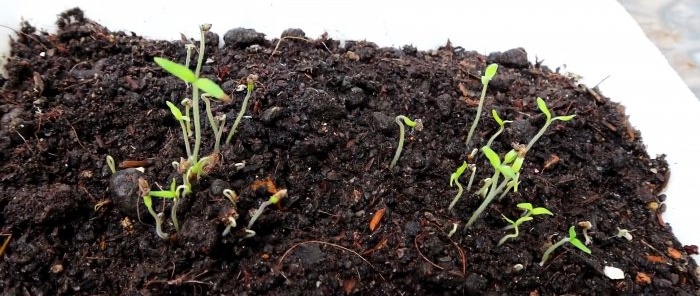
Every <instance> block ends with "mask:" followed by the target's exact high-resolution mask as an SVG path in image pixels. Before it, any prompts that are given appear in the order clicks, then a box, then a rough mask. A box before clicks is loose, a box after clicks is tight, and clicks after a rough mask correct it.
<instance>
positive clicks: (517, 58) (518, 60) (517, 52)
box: [487, 47, 530, 68]
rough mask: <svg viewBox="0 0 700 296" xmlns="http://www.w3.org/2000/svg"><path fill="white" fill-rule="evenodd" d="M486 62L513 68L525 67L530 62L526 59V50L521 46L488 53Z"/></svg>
mask: <svg viewBox="0 0 700 296" xmlns="http://www.w3.org/2000/svg"><path fill="white" fill-rule="evenodd" d="M487 61H488V63H489V64H490V63H497V64H499V65H504V66H508V67H513V68H527V67H528V66H529V65H530V63H529V62H528V61H527V52H526V51H525V49H523V48H520V47H519V48H513V49H510V50H506V51H505V52H500V51H498V52H493V53H491V54H489V57H488V59H487Z"/></svg>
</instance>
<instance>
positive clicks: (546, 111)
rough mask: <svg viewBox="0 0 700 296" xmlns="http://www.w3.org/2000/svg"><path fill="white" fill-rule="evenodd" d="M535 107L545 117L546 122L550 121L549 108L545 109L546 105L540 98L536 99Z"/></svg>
mask: <svg viewBox="0 0 700 296" xmlns="http://www.w3.org/2000/svg"><path fill="white" fill-rule="evenodd" d="M537 107H538V108H540V111H542V113H543V114H544V116H547V121H550V120H551V119H552V113H549V108H547V104H546V103H545V102H544V100H543V99H542V98H540V97H537Z"/></svg>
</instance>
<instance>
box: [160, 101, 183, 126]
mask: <svg viewBox="0 0 700 296" xmlns="http://www.w3.org/2000/svg"><path fill="white" fill-rule="evenodd" d="M165 103H166V104H168V107H169V108H170V113H172V114H173V116H175V119H177V121H182V118H183V117H184V116H182V112H181V111H180V109H178V108H177V106H175V104H173V103H171V102H169V101H167V102H165Z"/></svg>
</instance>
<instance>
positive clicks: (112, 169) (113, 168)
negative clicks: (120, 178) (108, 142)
mask: <svg viewBox="0 0 700 296" xmlns="http://www.w3.org/2000/svg"><path fill="white" fill-rule="evenodd" d="M106 161H107V166H108V167H109V171H110V172H112V175H114V174H116V173H117V166H116V165H115V164H114V158H112V156H111V155H107V157H106Z"/></svg>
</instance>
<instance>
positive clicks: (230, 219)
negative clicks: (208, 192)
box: [221, 189, 238, 236]
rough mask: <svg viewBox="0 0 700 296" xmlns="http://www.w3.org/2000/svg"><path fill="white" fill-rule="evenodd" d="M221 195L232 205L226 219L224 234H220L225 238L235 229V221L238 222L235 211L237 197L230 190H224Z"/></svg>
mask: <svg viewBox="0 0 700 296" xmlns="http://www.w3.org/2000/svg"><path fill="white" fill-rule="evenodd" d="M223 194H224V196H225V197H226V198H228V200H229V201H231V204H232V205H233V207H232V209H231V212H230V213H229V214H228V215H227V217H226V221H225V223H226V228H225V229H224V232H222V233H221V236H227V235H228V234H229V233H230V232H231V229H232V228H236V226H237V225H238V224H237V223H236V220H238V211H237V210H236V203H237V202H238V195H237V194H236V192H234V191H233V190H231V189H224V192H223Z"/></svg>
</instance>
